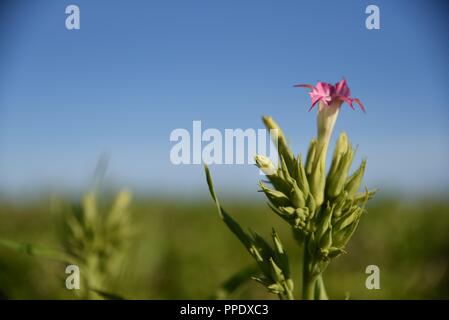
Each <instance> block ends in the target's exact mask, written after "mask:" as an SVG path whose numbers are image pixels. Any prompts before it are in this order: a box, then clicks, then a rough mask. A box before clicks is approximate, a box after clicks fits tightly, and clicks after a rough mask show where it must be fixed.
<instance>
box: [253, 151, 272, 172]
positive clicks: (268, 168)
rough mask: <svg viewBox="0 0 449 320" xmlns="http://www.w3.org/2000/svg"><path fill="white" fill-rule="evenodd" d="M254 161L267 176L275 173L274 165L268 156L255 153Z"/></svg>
mask: <svg viewBox="0 0 449 320" xmlns="http://www.w3.org/2000/svg"><path fill="white" fill-rule="evenodd" d="M254 159H255V161H256V165H257V167H259V169H260V170H262V172H263V173H264V174H266V175H267V176H270V175H273V174H276V171H277V170H276V167H275V166H274V164H273V162H272V161H271V159H270V158H268V157H266V156H263V155H256V156H255V158H254Z"/></svg>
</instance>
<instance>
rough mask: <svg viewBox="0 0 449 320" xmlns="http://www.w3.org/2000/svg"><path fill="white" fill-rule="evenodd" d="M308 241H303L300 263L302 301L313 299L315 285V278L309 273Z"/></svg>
mask: <svg viewBox="0 0 449 320" xmlns="http://www.w3.org/2000/svg"><path fill="white" fill-rule="evenodd" d="M307 242H308V239H306V240H305V241H304V245H303V260H302V261H303V263H302V298H303V300H314V299H315V283H316V280H317V277H316V276H313V275H312V274H311V272H310V264H311V257H310V254H309V251H308V250H307Z"/></svg>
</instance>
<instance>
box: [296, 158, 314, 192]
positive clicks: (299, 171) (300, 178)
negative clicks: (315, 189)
mask: <svg viewBox="0 0 449 320" xmlns="http://www.w3.org/2000/svg"><path fill="white" fill-rule="evenodd" d="M295 173H296V175H295V180H296V182H297V184H298V186H299V188H300V189H301V190H302V192H303V193H304V198H307V197H308V196H309V191H310V189H309V182H308V181H307V175H306V170H305V169H304V166H303V165H302V159H301V156H298V158H297V159H296V171H295Z"/></svg>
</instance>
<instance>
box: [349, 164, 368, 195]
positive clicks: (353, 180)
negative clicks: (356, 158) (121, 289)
mask: <svg viewBox="0 0 449 320" xmlns="http://www.w3.org/2000/svg"><path fill="white" fill-rule="evenodd" d="M365 167H366V159H363V160H362V163H361V164H360V167H359V168H358V169H357V170H356V171H355V172H354V173H353V174H352V175H351V177H350V178H349V179H348V182H347V183H346V185H345V189H346V191H347V192H348V194H349V196H350V197H353V196H354V195H355V193H356V192H357V191H358V190H359V188H360V184H361V183H362V179H363V175H364V174H365Z"/></svg>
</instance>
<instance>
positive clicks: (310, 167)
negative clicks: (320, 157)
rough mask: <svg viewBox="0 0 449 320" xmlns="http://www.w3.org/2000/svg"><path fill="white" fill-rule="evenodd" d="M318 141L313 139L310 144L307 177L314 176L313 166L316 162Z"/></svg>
mask: <svg viewBox="0 0 449 320" xmlns="http://www.w3.org/2000/svg"><path fill="white" fill-rule="evenodd" d="M316 144H317V142H316V139H312V141H310V144H309V150H308V151H307V159H306V173H307V175H311V174H312V170H313V165H314V161H315V154H316Z"/></svg>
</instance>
